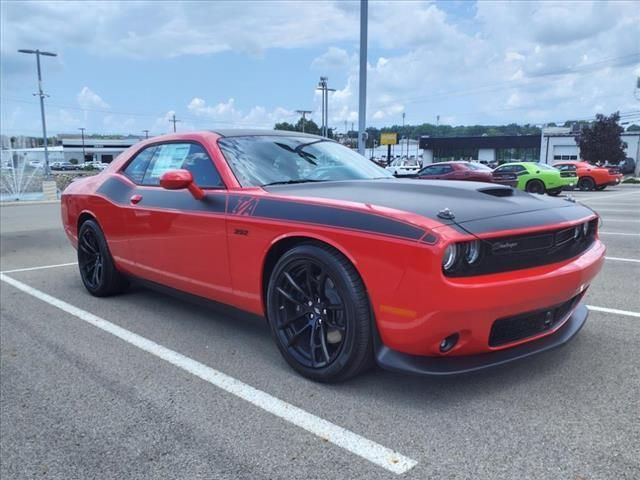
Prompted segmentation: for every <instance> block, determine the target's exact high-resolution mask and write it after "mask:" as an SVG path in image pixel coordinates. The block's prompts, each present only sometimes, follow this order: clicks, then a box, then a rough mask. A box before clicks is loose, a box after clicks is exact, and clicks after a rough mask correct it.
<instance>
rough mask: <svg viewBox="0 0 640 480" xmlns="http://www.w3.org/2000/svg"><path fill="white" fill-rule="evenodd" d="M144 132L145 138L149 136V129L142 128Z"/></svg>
mask: <svg viewBox="0 0 640 480" xmlns="http://www.w3.org/2000/svg"><path fill="white" fill-rule="evenodd" d="M142 133H144V139H145V140H146V139H148V138H149V130H142Z"/></svg>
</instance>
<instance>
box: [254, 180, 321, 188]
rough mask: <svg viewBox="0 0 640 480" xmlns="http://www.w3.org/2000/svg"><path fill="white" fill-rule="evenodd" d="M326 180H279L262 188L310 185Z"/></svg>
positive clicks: (265, 184)
mask: <svg viewBox="0 0 640 480" xmlns="http://www.w3.org/2000/svg"><path fill="white" fill-rule="evenodd" d="M327 181H328V180H314V179H312V178H296V179H294V180H280V181H278V182H270V183H264V184H263V185H262V186H263V187H269V186H271V185H293V184H295V183H312V182H327Z"/></svg>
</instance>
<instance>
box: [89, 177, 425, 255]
mask: <svg viewBox="0 0 640 480" xmlns="http://www.w3.org/2000/svg"><path fill="white" fill-rule="evenodd" d="M97 193H99V194H100V195H102V196H104V197H107V198H109V199H110V200H112V201H113V202H114V203H118V204H120V205H128V204H129V199H130V198H131V196H132V195H135V194H139V195H142V200H141V202H140V203H139V204H138V205H139V206H140V207H149V208H167V209H179V210H185V211H198V212H200V211H206V212H212V213H225V211H226V212H227V213H228V214H229V215H234V216H249V217H253V218H265V219H273V220H284V221H291V222H302V223H309V224H315V225H323V226H328V227H336V228H346V229H351V230H360V231H363V232H369V233H374V234H380V235H387V236H392V237H397V238H403V239H407V240H415V241H418V240H420V239H422V238H423V237H424V236H425V233H426V232H425V231H424V230H423V229H421V228H419V227H415V226H413V225H410V224H407V223H404V222H401V221H397V220H394V219H391V218H387V217H383V216H381V215H376V214H369V213H363V212H358V211H353V210H347V209H343V208H336V207H331V206H325V205H313V204H307V203H299V202H294V201H287V200H281V199H270V198H257V197H253V196H249V195H236V194H228V195H227V203H228V205H227V206H226V209H225V202H224V201H223V199H222V198H220V197H219V196H218V197H217V198H214V197H213V196H208V197H205V198H204V199H203V200H196V199H195V198H193V196H192V195H191V194H190V193H189V192H187V191H182V190H176V191H173V192H167V191H165V190H161V189H157V190H156V189H140V188H137V187H132V186H129V185H127V184H126V183H124V182H122V181H120V180H118V179H117V178H114V177H112V178H109V179H107V180H106V181H105V182H104V183H103V184H102V185H101V186H100V188H99V189H98V191H97ZM425 240H426V239H425ZM429 240H430V239H429ZM426 243H429V242H428V241H427V242H426Z"/></svg>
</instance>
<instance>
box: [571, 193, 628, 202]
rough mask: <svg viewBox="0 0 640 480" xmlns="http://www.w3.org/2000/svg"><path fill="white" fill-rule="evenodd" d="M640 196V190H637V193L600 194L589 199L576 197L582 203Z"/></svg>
mask: <svg viewBox="0 0 640 480" xmlns="http://www.w3.org/2000/svg"><path fill="white" fill-rule="evenodd" d="M637 194H640V190H637V191H635V192H624V193H612V194H610V195H609V194H602V193H601V194H599V195H591V196H587V197H582V196H580V195H575V197H576V200H578V201H582V200H593V201H596V200H607V199H609V198H613V197H624V196H627V195H637Z"/></svg>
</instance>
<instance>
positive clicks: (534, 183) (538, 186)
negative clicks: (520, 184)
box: [525, 180, 544, 195]
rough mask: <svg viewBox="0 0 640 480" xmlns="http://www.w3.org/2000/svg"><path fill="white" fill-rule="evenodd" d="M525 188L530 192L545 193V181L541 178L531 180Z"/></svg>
mask: <svg viewBox="0 0 640 480" xmlns="http://www.w3.org/2000/svg"><path fill="white" fill-rule="evenodd" d="M525 190H526V191H527V192H529V193H537V194H539V195H542V194H543V193H544V183H542V182H541V181H540V180H529V182H528V183H527V186H526V187H525Z"/></svg>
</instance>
